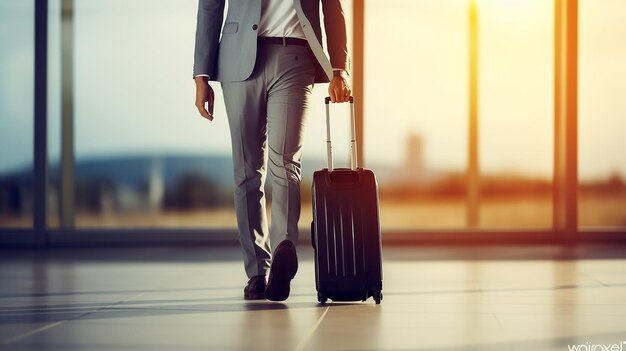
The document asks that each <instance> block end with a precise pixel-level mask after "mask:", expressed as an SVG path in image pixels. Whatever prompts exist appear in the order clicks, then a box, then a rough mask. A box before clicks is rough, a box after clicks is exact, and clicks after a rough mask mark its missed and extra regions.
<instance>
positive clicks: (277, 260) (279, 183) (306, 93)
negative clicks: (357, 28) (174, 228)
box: [193, 0, 351, 301]
mask: <svg viewBox="0 0 626 351" xmlns="http://www.w3.org/2000/svg"><path fill="white" fill-rule="evenodd" d="M224 2H225V0H200V1H199V6H198V22H197V29H196V44H195V55H194V73H193V75H194V80H195V82H196V107H197V108H198V111H199V112H200V115H202V117H204V118H206V119H208V120H209V121H211V120H213V106H214V94H213V89H212V88H211V86H210V85H209V84H208V81H209V80H212V81H219V82H221V85H222V90H223V93H224V103H225V106H226V114H227V115H228V122H229V126H230V133H231V141H232V151H233V164H234V179H235V212H236V214H237V226H238V229H239V241H240V244H241V248H242V250H243V254H244V265H245V270H246V274H247V275H248V278H249V281H248V284H247V286H246V287H245V288H244V298H246V299H263V298H267V299H269V300H273V301H283V300H285V299H286V298H287V297H288V296H289V290H290V282H291V279H293V277H294V276H295V274H296V271H297V269H298V261H297V256H296V249H295V244H296V242H297V241H298V219H299V217H300V178H301V176H300V172H301V170H300V161H301V155H302V145H303V140H302V138H303V130H304V124H305V120H306V113H307V109H308V105H309V99H310V96H311V91H312V88H313V84H314V83H323V82H330V85H329V88H328V93H329V95H330V97H331V101H332V102H346V101H348V100H349V97H350V93H351V92H350V89H349V87H348V83H347V81H346V75H347V71H348V68H349V67H348V66H349V63H348V61H349V60H348V52H347V47H346V46H347V45H346V25H345V19H344V15H343V9H342V7H341V2H340V0H321V4H322V11H323V15H324V27H325V30H326V38H327V40H326V42H327V47H328V52H329V56H330V60H329V58H328V57H327V56H326V54H325V53H324V50H323V47H322V31H321V25H320V16H319V6H320V0H230V1H229V3H228V14H227V16H226V20H225V21H224V26H223V28H222V21H223V16H224V6H225V4H224ZM220 29H221V40H220ZM205 102H208V110H207V108H206V107H205ZM268 159H269V162H268ZM268 169H269V172H270V174H271V175H272V178H271V179H272V222H271V223H272V224H271V228H268V224H267V218H266V214H265V193H264V183H265V178H266V173H267V170H268ZM268 270H269V279H268V280H267V282H266V274H267V272H268Z"/></svg>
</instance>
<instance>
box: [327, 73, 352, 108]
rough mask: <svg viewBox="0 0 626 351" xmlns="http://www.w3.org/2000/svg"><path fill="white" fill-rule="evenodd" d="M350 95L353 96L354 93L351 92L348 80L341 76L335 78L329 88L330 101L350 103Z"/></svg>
mask: <svg viewBox="0 0 626 351" xmlns="http://www.w3.org/2000/svg"><path fill="white" fill-rule="evenodd" d="M350 94H352V91H350V87H348V82H347V81H346V79H345V78H343V77H341V76H334V77H333V79H332V80H331V81H330V85H329V86H328V95H329V96H330V101H332V102H333V103H335V102H348V101H350Z"/></svg>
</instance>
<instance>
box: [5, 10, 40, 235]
mask: <svg viewBox="0 0 626 351" xmlns="http://www.w3.org/2000/svg"><path fill="white" fill-rule="evenodd" d="M33 13H34V4H33V2H32V1H0V77H2V79H0V153H1V155H2V156H1V157H0V227H31V226H32V210H33V193H32V191H33V187H32V185H33V173H32V165H33V80H34V76H33V65H34V62H33V57H34V49H33V47H34V43H33V37H34V34H33V28H34V23H33Z"/></svg>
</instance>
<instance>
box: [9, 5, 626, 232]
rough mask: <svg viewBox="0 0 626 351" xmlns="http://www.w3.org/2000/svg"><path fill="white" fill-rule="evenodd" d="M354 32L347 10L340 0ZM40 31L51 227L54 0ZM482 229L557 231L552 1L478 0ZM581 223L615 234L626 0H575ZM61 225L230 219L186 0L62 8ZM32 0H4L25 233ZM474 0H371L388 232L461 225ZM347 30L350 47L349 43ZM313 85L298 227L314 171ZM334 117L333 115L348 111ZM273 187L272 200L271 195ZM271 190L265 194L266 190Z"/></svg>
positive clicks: (318, 110) (373, 102)
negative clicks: (64, 218)
mask: <svg viewBox="0 0 626 351" xmlns="http://www.w3.org/2000/svg"><path fill="white" fill-rule="evenodd" d="M344 5H345V8H346V9H347V10H346V15H347V16H348V22H349V23H348V29H349V31H350V32H349V36H350V37H352V33H351V28H352V23H351V21H352V19H351V17H350V16H351V11H350V9H351V8H352V2H351V1H345V2H344ZM49 6H50V8H49V27H48V40H49V42H48V45H49V49H48V71H49V75H48V157H49V189H48V190H49V191H48V197H47V198H48V209H49V218H48V221H49V226H50V227H53V228H54V227H58V226H59V225H60V220H59V218H60V216H59V214H60V207H61V196H60V194H61V192H62V190H61V183H62V178H63V176H62V172H61V147H62V132H61V131H62V115H63V112H62V111H63V107H62V106H63V105H62V101H63V77H64V74H67V68H66V71H64V70H63V69H62V66H63V63H62V52H63V43H64V40H63V29H62V24H63V22H62V1H61V0H50V2H49ZM476 6H477V13H478V37H479V41H478V43H479V44H478V52H479V69H478V82H479V83H478V96H479V100H478V101H479V105H478V106H479V110H478V114H479V134H478V135H479V151H478V154H479V160H480V172H481V173H480V194H479V196H480V203H479V206H480V207H479V214H480V216H479V223H478V227H479V228H486V229H492V228H493V229H503V228H504V229H518V228H531V229H534V228H539V229H541V228H544V229H550V228H551V227H552V220H553V219H552V218H553V214H552V208H553V207H552V206H553V203H552V202H553V196H552V185H553V184H552V179H553V178H552V176H553V172H554V166H553V164H554V161H553V159H554V146H553V145H554V102H553V101H554V86H553V82H554V4H553V3H552V2H551V1H545V0H477V2H476ZM579 6H580V9H579V21H580V22H579V105H578V106H579V144H578V155H579V159H578V162H579V197H578V208H579V216H578V222H579V223H578V224H579V226H580V227H581V228H583V227H622V228H623V227H626V184H625V179H626V154H625V153H624V150H626V138H624V137H623V134H624V131H626V95H624V91H626V89H625V86H624V84H625V83H624V82H626V65H624V62H626V41H624V40H623V38H626V2H625V1H623V0H580V2H579ZM72 10H73V11H72V16H73V17H72V18H73V23H72V26H73V29H72V33H73V42H72V52H73V54H72V57H71V72H72V78H71V81H72V85H73V94H72V97H71V101H70V102H71V106H72V108H73V127H74V133H73V156H74V160H73V170H74V179H73V182H72V184H73V193H74V195H73V196H74V199H73V200H74V213H73V224H72V225H74V226H76V227H78V228H143V227H150V228H153V227H168V228H172V227H173V228H182V227H186V228H234V227H235V225H236V222H235V216H234V211H233V208H232V186H233V184H232V163H231V158H230V152H231V150H230V137H229V133H228V124H227V119H226V114H225V111H224V105H223V103H222V96H221V90H220V89H219V85H218V84H213V87H214V88H217V89H216V93H217V96H216V102H217V103H216V109H215V116H216V118H215V120H214V121H213V122H208V121H206V120H204V119H202V118H201V117H200V116H199V115H198V114H197V110H196V108H195V106H194V98H195V86H194V83H193V81H192V65H193V50H194V33H195V18H196V11H197V1H195V0H185V1H181V0H159V1H148V0H132V1H128V0H108V1H94V0H74V1H73V9H72ZM33 28H34V3H33V1H26V0H24V1H12V0H0V77H1V78H0V227H6V228H9V227H32V225H33V223H32V218H33V216H32V211H33V142H34V139H33V138H34V137H33V89H34V86H33V84H34V70H33V66H34V31H33ZM468 28H469V23H468V2H467V1H462V0H394V6H389V1H385V0H368V1H366V2H365V33H364V50H365V52H364V61H363V64H364V82H365V84H364V112H363V118H364V138H363V139H364V140H363V144H364V148H363V149H362V150H360V152H362V153H363V155H364V160H365V166H366V167H368V168H371V169H373V170H374V171H375V172H376V174H377V176H378V181H379V187H380V202H381V220H382V228H383V230H396V229H397V230H405V229H406V230H414V229H448V228H450V229H463V228H467V220H466V218H467V216H466V213H467V201H466V200H467V199H466V194H467V185H466V177H465V174H466V169H467V165H468V112H467V111H468V96H469V86H468V75H469V66H468V54H467V53H468V50H469V48H468V46H469V42H468V40H469V39H468V38H469V35H468ZM350 40H352V39H350ZM326 90H327V85H326V84H318V85H316V86H315V89H314V91H315V92H314V98H313V104H312V111H311V114H310V117H309V120H308V126H307V131H306V139H305V150H304V156H303V157H304V159H303V184H302V191H303V198H302V199H303V209H302V219H301V221H300V224H301V226H302V227H303V228H307V227H308V226H309V223H310V220H311V206H310V201H311V199H310V186H311V177H312V174H313V171H314V170H316V169H320V168H323V167H324V165H325V158H324V157H325V129H324V128H325V127H324V110H323V108H324V105H323V98H324V96H325V95H326ZM348 111H349V110H348V106H346V105H340V106H333V108H332V115H333V123H334V125H333V130H334V151H335V157H336V160H335V162H336V164H341V163H345V164H348V163H347V162H348V160H347V158H348ZM344 117H345V118H344ZM268 194H271V192H268ZM270 197H271V195H270Z"/></svg>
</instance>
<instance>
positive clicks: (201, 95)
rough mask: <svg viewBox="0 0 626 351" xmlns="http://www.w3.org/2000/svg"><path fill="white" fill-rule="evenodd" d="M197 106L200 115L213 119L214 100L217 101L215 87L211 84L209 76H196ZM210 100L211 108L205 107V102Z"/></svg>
mask: <svg viewBox="0 0 626 351" xmlns="http://www.w3.org/2000/svg"><path fill="white" fill-rule="evenodd" d="M194 80H195V81H196V107H197V108H198V112H200V115H201V116H202V117H204V118H206V119H208V120H209V121H212V120H213V102H214V101H215V94H214V93H213V88H211V86H210V85H209V80H208V78H207V77H196V78H194ZM207 101H208V102H209V110H208V111H207V110H206V108H205V107H204V103H205V102H207Z"/></svg>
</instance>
